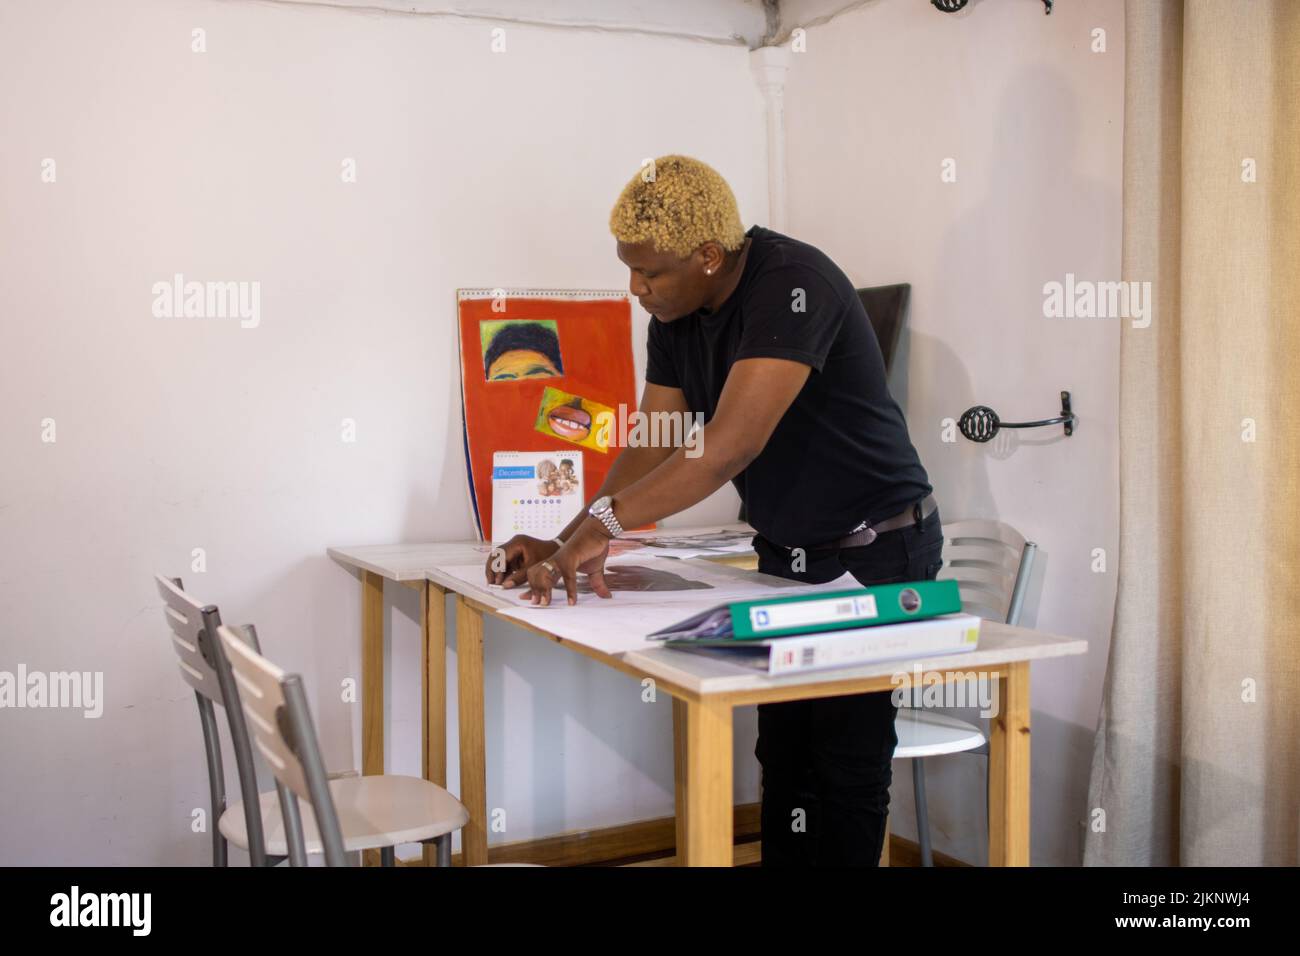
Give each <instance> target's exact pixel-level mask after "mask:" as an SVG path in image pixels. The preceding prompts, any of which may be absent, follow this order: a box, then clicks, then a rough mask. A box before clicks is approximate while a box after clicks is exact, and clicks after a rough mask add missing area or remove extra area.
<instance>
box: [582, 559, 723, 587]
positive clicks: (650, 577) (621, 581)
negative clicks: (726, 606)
mask: <svg viewBox="0 0 1300 956" xmlns="http://www.w3.org/2000/svg"><path fill="white" fill-rule="evenodd" d="M605 584H606V585H608V586H609V589H610V590H611V591H700V590H705V589H708V590H712V589H713V585H712V584H708V583H706V582H704V581H695V580H692V579H691V578H684V577H682V576H681V575H680V574H676V573H674V572H672V571H661V570H659V569H658V568H646V567H642V566H641V565H639V564H614V565H606V566H605ZM578 593H579V594H592V593H593V591H592V588H591V582H589V581H588V580H587V576H586V575H583V576H582V577H580V578H579V579H578Z"/></svg>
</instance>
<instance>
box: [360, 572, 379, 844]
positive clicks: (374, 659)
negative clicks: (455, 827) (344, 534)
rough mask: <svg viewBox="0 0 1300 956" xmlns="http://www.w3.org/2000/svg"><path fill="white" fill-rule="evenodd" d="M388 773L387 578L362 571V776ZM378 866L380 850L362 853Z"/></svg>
mask: <svg viewBox="0 0 1300 956" xmlns="http://www.w3.org/2000/svg"><path fill="white" fill-rule="evenodd" d="M383 772H384V578H383V576H382V575H379V574H375V573H374V572H373V571H365V570H363V571H362V572H361V773H362V774H363V775H365V776H371V775H373V774H382V773H383ZM362 865H363V866H378V865H379V851H378V850H367V851H366V852H365V853H363V854H362Z"/></svg>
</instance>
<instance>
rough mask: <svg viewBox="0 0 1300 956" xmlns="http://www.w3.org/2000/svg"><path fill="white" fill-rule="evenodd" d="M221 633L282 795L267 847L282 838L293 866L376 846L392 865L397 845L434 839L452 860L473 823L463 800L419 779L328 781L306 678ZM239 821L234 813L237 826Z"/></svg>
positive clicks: (266, 803)
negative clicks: (457, 841)
mask: <svg viewBox="0 0 1300 956" xmlns="http://www.w3.org/2000/svg"><path fill="white" fill-rule="evenodd" d="M217 634H218V635H219V638H220V643H221V645H222V649H223V650H224V651H225V656H226V659H227V660H228V661H229V663H230V668H231V670H232V672H233V675H234V681H235V684H236V685H237V687H238V699H239V702H240V706H241V707H242V709H243V713H244V716H245V717H246V718H247V722H248V727H249V728H250V730H251V732H252V739H253V742H254V743H255V744H256V746H257V749H258V751H259V752H260V753H261V754H262V756H263V757H264V758H265V759H266V762H267V763H268V764H269V765H270V767H271V773H272V774H273V775H274V776H275V780H276V791H277V794H278V799H277V798H276V796H275V795H267V797H269V798H270V799H266V798H264V799H263V803H262V808H263V812H264V814H269V813H272V812H273V811H274V809H275V808H276V807H278V809H279V812H280V816H281V818H282V827H280V828H277V829H274V830H273V829H272V828H271V825H270V821H269V820H268V819H267V816H263V821H264V826H265V829H266V833H267V840H268V845H269V844H270V843H271V841H272V840H279V839H280V838H281V836H282V837H283V839H284V841H285V847H286V850H287V855H288V857H289V864H290V865H291V866H306V865H307V855H308V854H309V853H324V855H325V864H326V865H327V866H344V865H346V860H345V856H344V854H345V853H349V852H354V851H357V850H371V849H379V850H380V852H381V856H382V857H383V861H384V864H385V865H386V866H392V865H393V854H394V849H395V847H396V846H397V844H399V843H426V842H432V843H434V844H435V846H436V847H437V860H438V865H439V866H449V865H450V864H451V835H452V833H454V832H455V831H456V830H459V829H461V828H462V827H463V826H464V825H465V824H466V823H467V822H468V821H469V812H468V811H467V810H466V809H465V807H464V806H463V805H462V804H461V802H460V801H459V800H457V799H456V798H455V797H453V796H452V795H451V794H450V793H448V792H447V791H446V790H444V789H443V788H442V787H439V786H438V785H437V784H434V783H431V782H429V781H428V780H424V779H422V778H420V777H402V776H396V775H375V776H368V777H352V778H336V779H332V780H331V779H329V778H328V777H327V775H326V773H325V766H324V763H323V762H322V760H321V755H320V747H319V745H318V743H317V740H316V728H315V725H314V724H313V723H312V719H311V714H310V712H309V711H308V709H307V695H306V692H305V691H304V690H303V686H302V679H301V678H300V677H299V676H298V675H297V674H285V673H284V671H282V670H281V669H280V668H279V667H277V666H276V665H275V664H273V663H271V662H270V661H269V660H267V659H266V658H265V657H263V656H262V655H261V653H259V652H258V650H257V648H256V646H255V644H254V643H253V642H251V641H249V640H248V639H247V638H246V637H245V635H244V634H242V633H240V632H238V631H236V630H235V629H233V628H230V627H226V626H220V627H218V629H217ZM300 799H301V800H302V801H304V802H305V803H306V804H307V806H306V807H301V808H300V805H299V800H300ZM309 816H310V818H311V821H312V825H310V826H308V825H307V822H308V818H309ZM237 822H238V821H237V820H234V819H232V821H231V825H232V829H233V828H234V827H235V826H237Z"/></svg>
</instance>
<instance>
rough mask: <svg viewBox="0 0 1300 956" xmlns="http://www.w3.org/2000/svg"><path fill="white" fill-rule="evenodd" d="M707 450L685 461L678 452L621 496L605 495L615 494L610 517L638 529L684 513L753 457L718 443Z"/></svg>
mask: <svg viewBox="0 0 1300 956" xmlns="http://www.w3.org/2000/svg"><path fill="white" fill-rule="evenodd" d="M707 447H708V448H709V451H708V452H706V453H705V454H703V455H699V456H697V457H687V455H686V453H685V450H684V449H681V448H678V449H677V450H676V451H674V452H673V453H672V454H671V455H669V456H668V458H666V459H665V460H664V461H663V463H662V464H660V465H659V466H658V467H657V468H654V469H653V470H652V471H651V472H650V473H649V474H647V475H645V476H644V477H642V478H640V479H638V480H637V481H635V482H633V483H631V484H629V485H627V486H626V487H624V488H623V490H622V491H621V492H619V493H617V494H616V493H615V492H612V491H611V492H609V493H610V494H616V497H615V501H614V515H615V517H617V518H618V521H619V524H621V525H622V526H623V527H624V528H639V527H640V526H641V525H645V524H649V523H650V522H652V521H659V520H660V519H661V518H667V517H668V516H669V515H674V514H677V512H679V511H684V510H685V509H687V508H689V507H690V506H691V505H694V504H698V503H699V502H701V501H703V500H704V499H705V498H707V497H709V495H711V494H713V493H714V492H715V491H717V490H718V489H719V488H721V487H722V486H723V485H725V484H726V483H727V482H728V481H730V480H731V479H732V478H734V477H735V476H736V475H738V474H740V473H741V472H742V471H744V470H745V468H746V467H747V466H748V465H749V463H750V462H751V461H753V460H754V458H755V457H756V455H753V454H748V453H745V452H740V451H734V452H733V451H731V450H729V447H728V446H727V445H726V444H724V443H723V442H722V441H718V442H715V443H714V444H713V445H709V446H707ZM579 517H584V516H582V515H580V516H579ZM579 523H581V522H579Z"/></svg>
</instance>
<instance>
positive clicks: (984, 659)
mask: <svg viewBox="0 0 1300 956" xmlns="http://www.w3.org/2000/svg"><path fill="white" fill-rule="evenodd" d="M719 527H728V528H740V527H745V526H744V525H741V524H732V525H725V526H718V525H713V526H710V527H709V528H708V529H689V528H672V529H663V530H662V531H661V532H645V533H646V534H653V533H670V534H672V535H673V536H682V535H687V534H690V533H692V532H695V531H706V530H717V529H718V528H719ZM492 548H493V545H492V544H491V543H490V542H485V541H451V542H435V543H426V544H398V545H367V546H360V547H348V548H330V549H329V551H328V553H329V555H330V557H332V558H334V559H335V560H336V561H338V562H339V563H341V564H343V565H345V566H349V567H357V568H364V569H365V570H367V571H371V572H373V573H375V574H379V575H382V576H383V577H385V578H387V579H389V580H392V581H419V580H429V581H432V582H434V583H435V584H438V585H439V586H441V587H444V588H446V589H448V590H450V591H453V592H454V593H457V594H462V595H464V596H465V597H468V598H471V599H473V600H475V601H477V602H479V603H480V604H483V605H485V606H487V607H490V608H493V609H495V610H498V611H504V612H506V613H507V614H508V615H509V617H510V618H514V619H519V620H524V621H526V623H528V624H529V625H531V626H533V627H536V628H538V629H539V630H544V631H547V632H548V633H552V634H553V635H554V636H556V637H561V638H563V639H565V640H568V641H572V642H575V643H579V644H583V645H585V646H589V647H591V648H594V649H596V650H598V651H600V652H602V653H605V654H609V655H610V656H612V657H616V658H618V659H620V660H621V661H623V662H624V663H626V664H628V665H631V666H632V667H635V668H636V669H637V670H640V671H643V672H644V673H646V674H648V675H650V676H652V677H658V678H660V679H661V680H665V681H668V682H671V683H674V684H677V685H679V686H681V687H683V688H686V689H688V690H691V691H695V692H698V693H726V692H734V691H744V690H756V689H761V688H771V687H773V686H776V685H788V684H789V685H794V684H811V683H820V682H829V681H840V680H851V679H856V678H865V677H877V676H888V675H892V674H895V673H897V672H898V671H899V670H904V671H909V672H910V671H911V670H912V669H913V665H914V664H919V666H920V667H921V668H922V669H923V670H927V671H929V670H967V669H976V668H979V667H981V666H989V665H993V664H1006V663H1013V662H1017V661H1033V660H1045V659H1049V658H1054V657H1064V656H1069V655H1075V654H1085V653H1087V650H1088V642H1087V641H1085V640H1082V639H1079V638H1068V637H1059V636H1056V635H1052V634H1046V633H1044V632H1042V631H1037V630H1031V629H1029V628H1023V627H1013V626H1011V625H1009V624H1003V623H1000V622H997V621H984V622H983V623H982V624H981V627H980V639H979V646H978V647H977V648H976V650H974V651H967V652H963V653H960V654H952V655H946V656H943V657H927V658H920V659H919V660H918V661H885V662H881V663H877V664H870V665H865V666H862V667H852V668H835V669H833V670H824V671H810V672H807V673H802V674H791V675H788V676H784V677H768V676H767V675H765V674H762V673H759V672H758V671H755V670H753V669H751V668H748V667H744V666H742V665H739V664H732V663H728V662H727V661H724V660H718V659H717V658H715V657H710V656H706V655H703V654H695V653H692V652H691V651H689V650H677V649H674V648H668V647H663V646H660V645H651V646H642V643H641V642H642V641H643V639H644V635H645V633H647V632H648V631H649V630H653V629H654V627H645V626H644V621H649V620H650V619H651V618H656V614H655V613H651V612H650V611H649V610H647V611H646V613H645V615H644V618H643V621H642V626H640V627H638V628H636V633H635V634H632V633H631V632H630V630H629V633H628V634H625V635H621V636H620V637H619V639H617V640H613V641H611V640H610V637H609V634H608V629H605V628H593V627H591V624H592V621H591V617H592V615H593V614H600V613H601V608H600V604H599V603H597V602H600V601H602V600H603V599H599V598H595V597H594V595H584V596H583V597H582V598H580V600H579V604H578V605H577V606H575V607H568V606H567V605H564V601H565V598H564V592H563V590H560V591H557V592H556V593H555V595H553V596H552V601H554V602H556V603H557V604H558V605H563V606H555V607H551V608H544V609H543V608H536V609H533V608H530V606H529V605H528V604H527V603H525V602H522V601H520V600H519V597H518V595H519V594H520V592H519V591H518V590H513V591H502V590H499V589H496V588H489V587H488V585H487V582H486V580H485V579H483V578H479V576H478V575H477V574H473V575H471V574H469V573H468V571H467V568H468V567H469V566H472V565H478V566H480V567H481V566H483V565H484V564H486V561H487V555H488V554H490V553H491V551H492ZM626 557H627V558H628V559H633V558H635V560H637V562H638V563H645V560H646V559H649V560H651V561H653V563H654V564H656V565H663V566H671V565H672V564H673V563H678V564H689V565H700V566H701V567H702V568H707V575H708V577H709V578H710V579H712V580H713V581H714V583H715V587H714V589H712V590H700V591H683V592H670V593H671V594H672V595H673V597H672V598H671V599H670V600H669V601H667V602H665V603H664V604H663V606H662V608H661V609H659V608H657V609H655V610H656V612H657V616H665V615H666V616H667V619H668V620H667V621H665V622H663V623H667V622H670V621H672V620H680V619H682V618H685V617H686V616H688V615H689V614H691V613H694V612H695V611H698V610H703V609H705V608H708V607H712V606H714V605H716V604H719V603H722V602H723V601H725V600H727V599H728V597H727V588H726V580H725V579H733V580H736V581H741V580H744V581H748V582H762V583H764V584H767V585H770V586H772V587H776V588H782V589H785V588H790V587H801V586H800V585H796V584H794V583H793V582H791V581H789V580H786V579H784V578H776V577H772V576H770V575H760V574H758V573H757V572H755V571H748V570H742V569H739V568H734V567H730V566H727V565H723V564H718V563H716V562H714V561H710V560H708V559H705V558H690V559H685V560H684V561H677V562H675V561H674V559H670V558H655V557H653V556H652V555H651V554H649V553H647V552H644V551H638V552H633V553H631V554H629V555H627V556H626ZM838 586H840V587H856V586H857V582H855V581H853V580H851V579H848V578H847V575H846V580H844V581H841V582H838ZM807 587H808V588H809V589H810V590H811V589H813V587H812V586H807ZM829 587H831V585H822V586H821V588H822V589H825V588H829ZM557 599H558V600H557ZM635 599H636V596H635V592H626V591H625V592H619V593H618V594H617V595H616V596H615V597H614V598H612V599H610V600H611V601H622V602H623V606H627V602H629V601H633V600H635ZM521 612H522V613H521ZM574 612H578V613H576V614H575V613H574ZM561 623H563V624H564V626H563V627H557V626H556V625H560V624H561ZM552 628H554V630H552ZM594 630H600V631H603V632H604V633H602V634H600V635H599V636H597V635H594V634H590V633H589V632H590V631H594ZM622 630H628V629H627V628H624V629H622ZM646 644H647V645H649V644H650V642H646Z"/></svg>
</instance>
